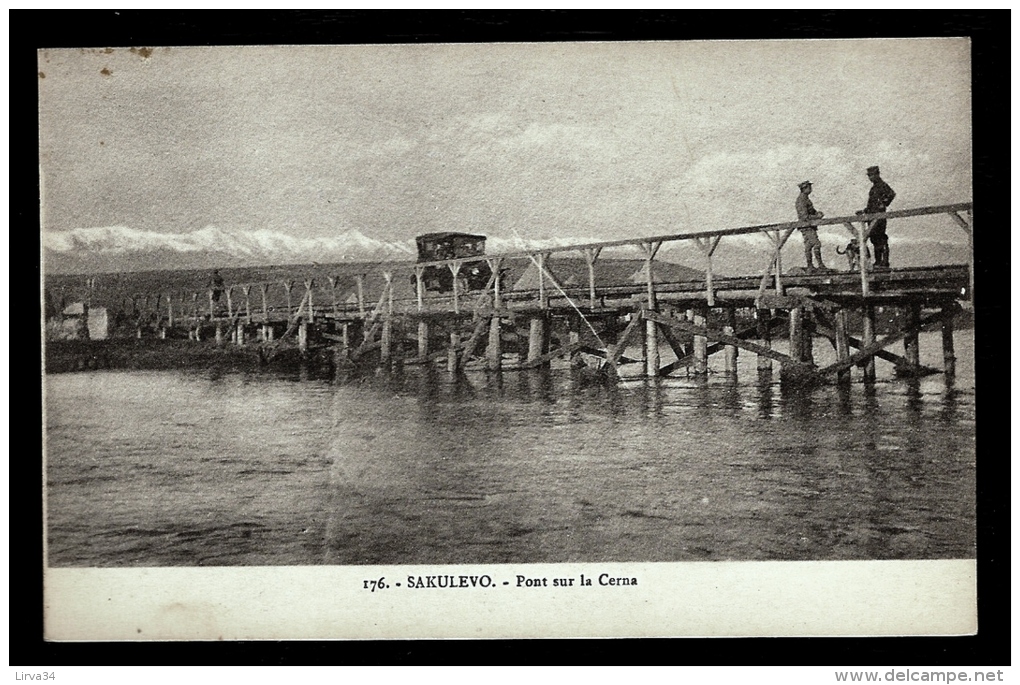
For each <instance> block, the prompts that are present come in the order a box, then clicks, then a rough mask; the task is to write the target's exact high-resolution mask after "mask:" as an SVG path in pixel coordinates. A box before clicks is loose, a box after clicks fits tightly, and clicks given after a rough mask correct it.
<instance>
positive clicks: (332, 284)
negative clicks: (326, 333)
mask: <svg viewBox="0 0 1020 685" xmlns="http://www.w3.org/2000/svg"><path fill="white" fill-rule="evenodd" d="M326 279H327V280H328V281H329V303H330V305H331V309H330V311H332V312H333V316H334V318H335V317H336V315H337V310H338V307H337V301H336V284H337V277H336V276H327V277H326Z"/></svg>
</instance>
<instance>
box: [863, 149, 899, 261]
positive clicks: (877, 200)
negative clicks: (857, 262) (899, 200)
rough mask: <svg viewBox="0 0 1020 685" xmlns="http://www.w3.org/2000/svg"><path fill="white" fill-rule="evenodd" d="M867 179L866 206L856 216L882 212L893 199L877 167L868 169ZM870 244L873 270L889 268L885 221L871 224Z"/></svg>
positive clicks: (890, 190) (881, 220) (893, 193)
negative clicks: (869, 188)
mask: <svg viewBox="0 0 1020 685" xmlns="http://www.w3.org/2000/svg"><path fill="white" fill-rule="evenodd" d="M868 178H869V179H870V180H871V191H870V192H868V206H867V207H865V208H864V211H863V212H858V214H874V213H876V212H884V211H886V209H887V208H888V207H889V204H890V203H891V202H892V201H893V199H895V197H896V192H895V191H894V190H893V189H892V188H890V187H889V184H888V183H886V182H885V181H883V180H882V177H881V176H880V175H879V170H878V167H877V166H870V167H868ZM868 235H869V238H870V239H871V244H872V245H874V246H875V268H882V269H888V268H889V236H887V235H886V234H885V219H876V220H875V221H872V222H871V231H870V232H869V234H868Z"/></svg>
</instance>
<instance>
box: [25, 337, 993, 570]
mask: <svg viewBox="0 0 1020 685" xmlns="http://www.w3.org/2000/svg"><path fill="white" fill-rule="evenodd" d="M956 346H957V355H958V358H959V359H958V362H957V376H956V378H955V381H954V382H952V383H950V384H949V385H948V386H947V382H946V380H945V379H944V378H943V376H942V375H938V376H931V377H928V378H924V379H921V380H919V381H904V380H895V379H893V378H892V377H891V373H890V370H889V365H887V364H885V362H881V361H879V362H878V364H879V367H878V368H879V374H880V376H879V381H878V382H877V383H875V384H873V385H865V384H863V383H861V382H858V381H857V379H858V376H856V375H855V382H854V383H853V385H852V386H851V387H850V388H848V389H841V388H838V387H836V386H824V387H818V388H814V389H812V390H789V389H787V388H784V387H782V386H781V384H780V383H779V381H778V373H777V374H776V376H775V378H774V379H773V380H771V381H769V380H763V379H760V378H759V376H758V374H757V373H756V369H755V357H754V355H751V354H744V355H742V356H741V357H740V360H739V361H740V367H739V374H738V376H737V378H736V379H733V378H729V377H726V376H725V375H724V374H722V373H721V364H722V359H721V358H719V359H717V358H715V357H713V359H712V365H713V367H712V370H713V373H711V374H710V375H709V376H708V378H707V379H696V378H685V377H680V378H669V379H665V380H662V381H659V382H648V381H644V380H641V379H638V378H624V379H623V380H622V381H621V382H620V383H619V384H618V385H616V386H605V385H601V384H592V383H590V382H587V381H586V380H585V379H584V378H580V377H578V376H576V375H573V374H571V372H569V371H567V370H562V371H554V372H552V373H543V372H507V373H504V374H502V376H501V377H500V376H493V375H486V374H485V373H483V372H477V373H474V372H469V373H468V374H466V375H464V376H462V377H459V378H455V377H451V376H450V375H449V374H447V373H446V372H445V370H443V369H436V370H425V369H422V368H414V367H409V368H406V369H404V370H403V371H402V372H399V373H389V374H384V373H378V374H369V375H364V376H361V377H345V378H339V379H323V378H314V377H309V376H308V374H307V373H294V374H290V375H288V374H279V373H276V374H273V373H257V374H256V373H222V372H219V371H217V370H216V369H208V370H203V371H190V372H182V371H165V372H163V371H91V372H83V373H66V374H51V375H49V376H47V377H46V379H45V392H46V395H45V409H46V416H45V426H46V451H47V465H46V474H45V475H46V482H47V488H46V507H47V512H46V513H47V525H48V539H47V543H48V544H47V553H48V563H49V565H50V566H61V567H119V566H214V565H221V566H234V565H309V564H313V565H314V564H343V565H347V564H412V563H414V564H447V563H453V564H467V563H510V562H517V563H538V562H552V563H563V562H600V561H601V562H609V561H629V562H642V561H705V560H789V559H797V560H836V559H840V560H843V559H946V558H973V557H974V556H975V468H976V450H975V429H974V415H975V408H974V371H973V334H972V331H958V332H957V340H956ZM921 352H922V363H926V364H929V365H932V366H941V364H940V362H941V359H940V357H941V346H940V342H939V338H938V335H937V334H935V335H930V334H922V337H921ZM815 354H816V361H817V362H818V363H819V364H824V363H827V362H828V361H830V360H829V359H828V358H827V356H826V355H828V354H832V353H831V351H829V350H827V349H822V347H821V346H820V345H817V344H816V349H815ZM717 356H718V355H717ZM626 368H629V367H625V369H626ZM635 371H636V370H635ZM857 373H859V372H858V371H857V370H855V374H857Z"/></svg>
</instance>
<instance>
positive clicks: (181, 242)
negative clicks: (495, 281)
mask: <svg viewBox="0 0 1020 685" xmlns="http://www.w3.org/2000/svg"><path fill="white" fill-rule="evenodd" d="M42 242H43V252H44V259H45V268H46V272H47V273H50V274H60V273H67V274H74V273H112V272H134V271H157V270H167V269H171V270H173V269H211V268H235V267H251V266H268V265H285V264H316V263H317V264H339V263H344V262H375V261H380V262H381V261H405V260H411V261H413V260H414V259H415V257H416V255H417V250H416V248H415V244H414V239H408V240H404V241H392V242H388V241H383V240H377V239H375V238H370V237H368V236H366V235H364V234H363V233H361V232H359V231H357V230H349V231H344V232H343V233H338V234H337V235H335V236H330V237H316V238H303V237H297V236H292V235H288V234H286V233H281V232H278V231H270V230H243V229H228V228H220V227H215V226H208V227H206V228H202V229H198V230H195V231H192V232H190V233H157V232H153V231H142V230H138V229H134V228H129V227H126V226H110V227H102V228H77V229H73V230H70V231H47V232H44V233H43V241H42ZM590 242H597V240H596V239H595V238H593V237H590V236H573V237H562V238H555V239H549V240H540V241H535V240H532V241H523V240H508V239H505V238H499V237H495V236H492V237H490V238H489V239H488V242H487V244H486V251H487V252H488V253H489V254H506V253H511V252H519V251H521V250H525V249H539V248H543V247H558V246H564V245H577V244H583V243H590ZM762 242H763V245H764V241H762ZM726 243H727V241H724V242H723V245H722V246H721V247H720V249H719V250H718V252H717V254H716V260H715V264H716V270H717V272H718V273H723V272H725V273H730V274H738V273H755V272H756V271H760V270H761V269H762V267H763V262H762V255H763V254H764V250H763V249H755V248H752V247H751V246H749V245H747V244H740V243H734V244H732V245H727V244H726ZM674 247H675V245H672V244H668V245H665V246H663V249H662V251H660V253H659V258H660V259H662V260H663V261H678V262H681V263H687V262H688V261H690V266H692V267H695V268H698V269H703V268H704V263H703V261H702V259H701V257H700V255H698V254H694V255H684V256H683V258H680V255H677V256H676V258H674V257H673V254H674V250H673V248H674ZM833 249H834V248H833ZM637 256H639V253H638V251H637V250H636V248H629V249H628V248H623V249H617V250H607V251H606V252H604V253H603V257H604V258H634V257H637ZM826 257H827V261H829V263H830V266H834V267H837V268H839V267H840V264H841V262H840V260H839V258H837V256H836V255H835V254H831V255H829V254H828V252H827V253H826ZM893 259H894V261H895V262H896V263H898V264H899V265H903V266H921V265H927V264H951V263H955V264H961V263H963V264H965V263H966V262H967V252H966V245H957V244H946V243H941V242H935V241H926V242H923V243H909V244H897V242H896V240H895V237H894V239H893ZM796 263H799V260H797V261H796V262H794V264H796ZM791 265H792V264H791Z"/></svg>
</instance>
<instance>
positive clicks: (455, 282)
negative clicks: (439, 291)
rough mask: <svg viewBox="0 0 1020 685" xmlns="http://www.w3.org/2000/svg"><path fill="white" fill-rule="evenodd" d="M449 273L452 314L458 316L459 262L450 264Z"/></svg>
mask: <svg viewBox="0 0 1020 685" xmlns="http://www.w3.org/2000/svg"><path fill="white" fill-rule="evenodd" d="M449 266H450V273H451V274H452V275H453V313H454V314H460V279H459V278H458V276H459V275H460V267H461V263H460V262H454V263H453V264H450V265H449Z"/></svg>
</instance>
